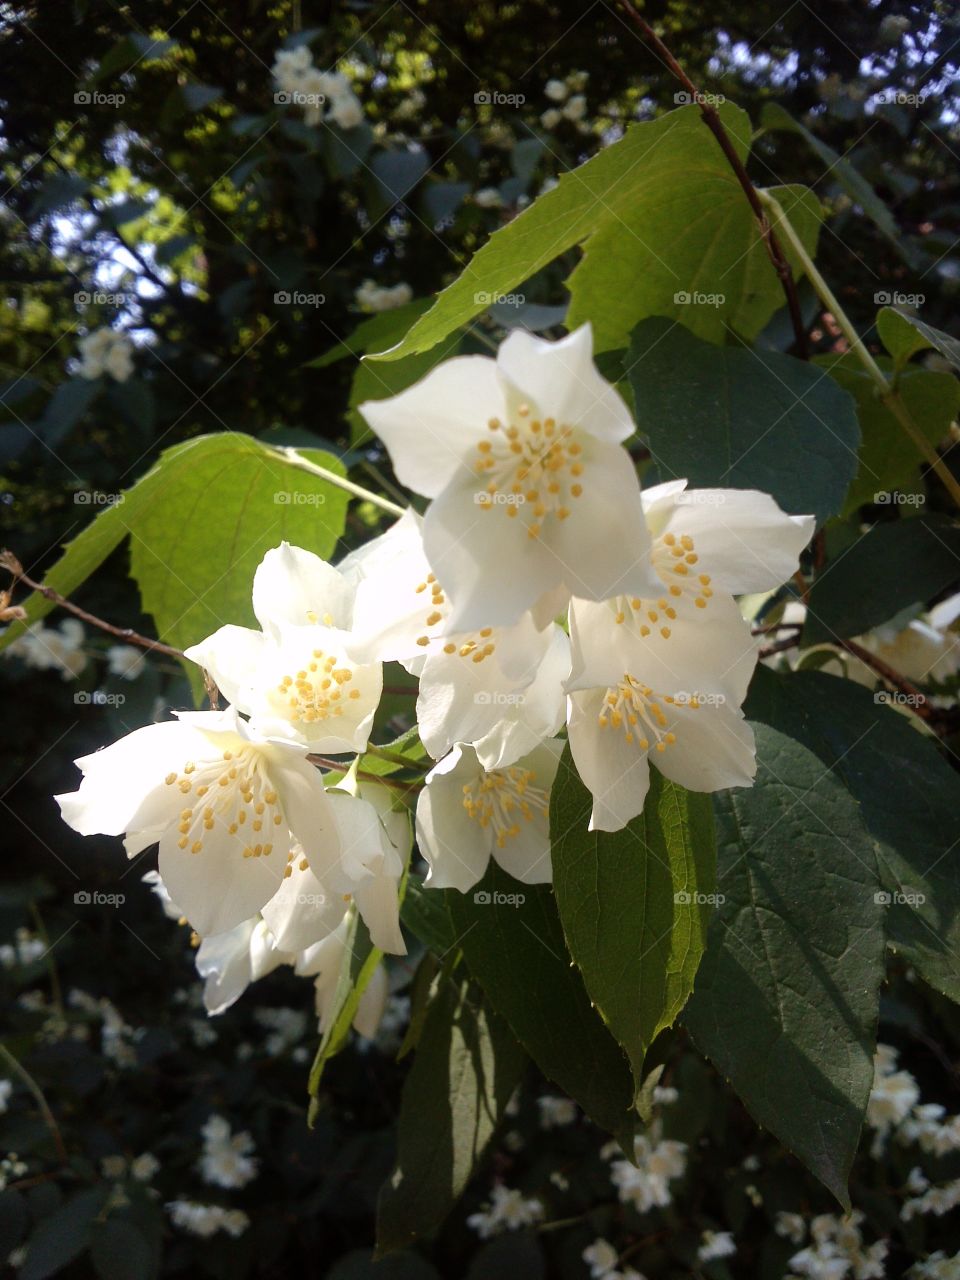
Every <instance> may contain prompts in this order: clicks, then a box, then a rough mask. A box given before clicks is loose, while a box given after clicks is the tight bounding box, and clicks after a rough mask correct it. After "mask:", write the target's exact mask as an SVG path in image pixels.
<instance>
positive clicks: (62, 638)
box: [7, 618, 87, 680]
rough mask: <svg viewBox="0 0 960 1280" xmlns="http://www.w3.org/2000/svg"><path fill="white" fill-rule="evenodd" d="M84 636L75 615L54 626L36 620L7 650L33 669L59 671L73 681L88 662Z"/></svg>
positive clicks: (65, 678) (81, 625) (81, 624)
mask: <svg viewBox="0 0 960 1280" xmlns="http://www.w3.org/2000/svg"><path fill="white" fill-rule="evenodd" d="M85 638H86V635H85V632H84V629H83V623H82V622H79V621H78V620H77V619H76V618H64V620H63V621H62V622H61V623H60V626H59V627H58V628H56V629H54V628H53V627H45V626H44V625H43V623H42V622H35V623H34V624H33V626H31V627H28V628H27V630H26V631H24V633H23V634H22V635H19V636H17V638H16V640H14V641H13V642H12V643H11V644H10V646H9V647H8V649H7V652H8V653H9V654H11V655H12V656H14V657H17V658H19V659H20V660H21V661H22V662H25V663H26V664H27V666H28V667H32V668H33V669H34V670H36V671H51V670H52V671H59V672H60V674H61V675H62V677H63V679H64V680H73V679H75V678H76V677H77V676H78V675H79V674H80V673H81V671H82V670H83V669H84V667H85V666H86V665H87V655H86V654H85V653H84V651H83V642H84V639H85Z"/></svg>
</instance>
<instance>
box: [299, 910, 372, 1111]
mask: <svg viewBox="0 0 960 1280" xmlns="http://www.w3.org/2000/svg"><path fill="white" fill-rule="evenodd" d="M382 959H383V952H382V951H380V950H379V949H378V948H377V947H375V946H374V945H373V943H372V942H371V940H370V933H369V931H368V929H367V926H366V925H365V924H364V922H363V920H362V919H361V917H360V914H359V912H357V911H354V912H353V913H352V915H351V918H350V922H349V924H348V927H347V936H346V938H345V940H344V952H343V959H342V961H341V963H340V973H339V974H338V976H337V985H336V988H335V990H334V993H333V1002H332V1004H331V1006H330V1011H329V1013H328V1015H327V1018H328V1021H327V1029H326V1031H325V1032H324V1033H323V1037H322V1038H321V1040H320V1046H319V1048H318V1049H317V1054H316V1057H315V1058H314V1060H313V1066H312V1067H311V1068H310V1078H309V1081H308V1084H307V1091H308V1093H309V1094H310V1097H311V1099H312V1100H313V1101H312V1103H311V1107H310V1121H311V1123H312V1122H313V1118H314V1116H315V1114H316V1099H317V1095H318V1093H319V1091H320V1081H321V1079H322V1077H323V1071H324V1068H325V1067H326V1065H327V1063H328V1062H329V1061H330V1059H331V1058H333V1057H335V1056H336V1055H337V1054H338V1053H339V1052H340V1051H341V1049H343V1047H344V1045H345V1044H346V1043H347V1040H348V1038H349V1036H350V1028H351V1026H352V1025H353V1020H354V1018H355V1017H356V1016H357V1009H358V1007H359V1005H360V997H361V996H362V995H363V993H364V991H366V989H367V987H368V986H369V984H370V979H371V978H372V977H373V975H374V973H375V972H376V969H377V965H378V964H379V963H380V962H381V960H382Z"/></svg>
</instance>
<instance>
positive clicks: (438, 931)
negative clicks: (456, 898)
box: [400, 875, 459, 960]
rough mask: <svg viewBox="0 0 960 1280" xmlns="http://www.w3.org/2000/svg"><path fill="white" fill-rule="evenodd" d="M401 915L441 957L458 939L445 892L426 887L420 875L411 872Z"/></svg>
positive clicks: (412, 929) (419, 936) (427, 945)
mask: <svg viewBox="0 0 960 1280" xmlns="http://www.w3.org/2000/svg"><path fill="white" fill-rule="evenodd" d="M400 918H401V920H402V921H403V923H404V925H406V927H407V928H408V929H409V930H410V932H411V933H412V934H414V935H415V936H416V937H417V938H419V939H420V941H421V942H422V943H423V944H424V946H425V947H429V948H430V950H431V951H433V952H434V953H435V954H436V955H437V956H438V957H439V958H440V959H441V960H442V959H443V957H444V956H445V955H446V953H447V952H448V951H450V950H451V949H452V948H453V947H455V946H456V945H457V942H458V941H459V930H458V929H457V927H456V925H455V924H454V922H453V921H452V919H451V918H450V912H449V911H448V910H447V901H446V895H445V894H444V893H442V892H440V891H438V890H437V889H425V888H424V887H423V881H422V880H421V879H420V877H419V876H414V875H411V876H409V877H408V879H407V892H406V894H405V896H404V899H403V906H402V908H401V912H400Z"/></svg>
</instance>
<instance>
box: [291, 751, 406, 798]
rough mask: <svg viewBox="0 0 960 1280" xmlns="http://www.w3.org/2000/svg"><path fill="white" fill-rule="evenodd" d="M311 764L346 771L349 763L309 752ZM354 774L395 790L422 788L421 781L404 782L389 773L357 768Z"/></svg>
mask: <svg viewBox="0 0 960 1280" xmlns="http://www.w3.org/2000/svg"><path fill="white" fill-rule="evenodd" d="M307 759H308V760H309V761H310V763H311V764H315V765H319V767H320V768H321V769H332V770H334V772H336V773H347V772H348V771H349V769H350V765H349V764H344V762H343V761H342V760H331V759H330V757H329V756H318V755H316V754H315V753H313V752H311V753H310V755H308V756H307ZM356 776H357V777H358V778H361V779H362V780H363V781H364V782H379V783H381V784H382V785H383V786H385V787H393V788H394V790H396V791H403V792H407V791H421V790H422V789H423V783H422V782H404V781H402V780H401V779H400V778H392V777H391V776H390V774H380V773H370V772H369V770H367V769H358V770H357V774H356Z"/></svg>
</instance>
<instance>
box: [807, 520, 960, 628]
mask: <svg viewBox="0 0 960 1280" xmlns="http://www.w3.org/2000/svg"><path fill="white" fill-rule="evenodd" d="M958 579H960V525H958V524H957V523H956V522H954V521H952V520H948V519H947V518H946V517H943V516H918V517H916V518H914V519H909V520H895V521H891V522H889V523H885V524H877V525H874V526H873V528H872V529H870V530H869V531H868V532H867V533H865V534H864V535H863V537H862V538H859V539H858V540H857V541H856V542H855V543H854V544H853V546H852V547H849V548H848V549H846V550H844V551H842V552H840V554H839V555H838V556H837V558H836V559H835V560H834V561H832V562H831V563H829V564H828V565H827V566H826V569H825V570H823V571H822V572H821V574H820V576H819V577H818V578H817V579H816V580H815V581H814V584H813V589H812V591H811V592H810V596H809V599H808V602H807V603H808V611H807V621H806V625H805V626H804V629H803V636H802V645H803V647H804V648H807V647H808V646H810V645H814V644H823V643H825V642H826V641H828V640H832V639H834V638H835V637H836V638H840V639H844V638H846V637H848V636H858V635H862V634H863V633H864V632H865V631H869V630H870V628H871V627H877V626H880V624H881V623H884V622H889V620H890V619H891V618H892V617H894V616H895V615H896V614H898V613H899V612H900V611H901V609H906V608H909V607H910V606H911V605H920V604H925V603H926V602H927V601H928V600H930V599H931V598H932V597H933V596H935V595H936V594H937V593H938V592H939V591H942V590H943V589H944V588H945V587H949V586H950V585H951V583H953V582H956V581H957V580H958Z"/></svg>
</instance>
